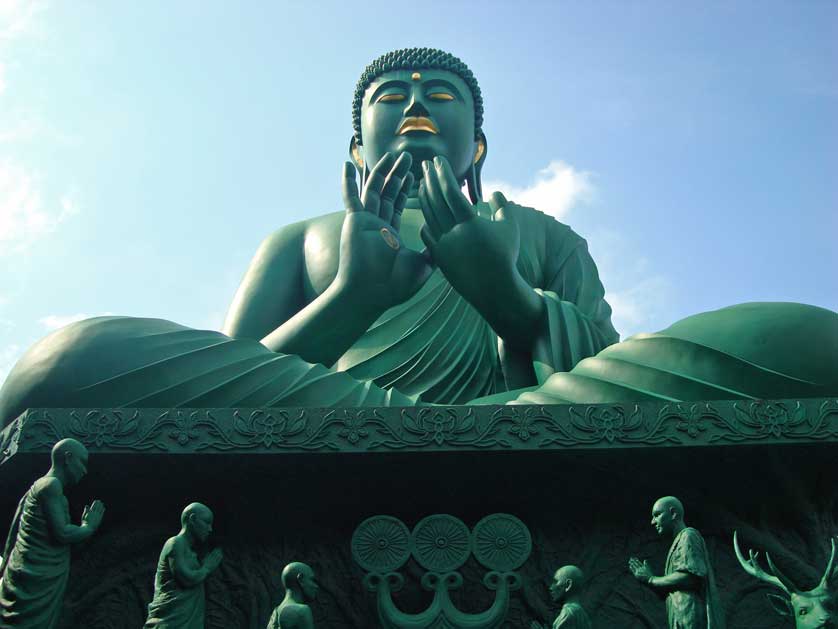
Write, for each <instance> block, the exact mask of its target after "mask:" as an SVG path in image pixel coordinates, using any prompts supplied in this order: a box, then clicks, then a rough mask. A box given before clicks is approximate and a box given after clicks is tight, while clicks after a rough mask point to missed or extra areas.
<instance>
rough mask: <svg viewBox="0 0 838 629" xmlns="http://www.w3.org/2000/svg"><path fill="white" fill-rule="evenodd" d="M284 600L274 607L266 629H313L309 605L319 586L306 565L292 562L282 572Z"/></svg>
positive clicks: (312, 572) (315, 596) (314, 597)
mask: <svg viewBox="0 0 838 629" xmlns="http://www.w3.org/2000/svg"><path fill="white" fill-rule="evenodd" d="M282 586H283V587H284V588H285V598H283V599H282V602H281V603H280V604H279V605H277V606H276V609H274V611H273V613H272V614H271V617H270V619H269V620H268V627H267V629H314V616H313V615H312V613H311V607H310V605H309V604H310V603H312V602H313V601H314V599H316V598H317V592H318V591H319V590H320V585H319V584H318V583H317V579H316V578H315V576H314V570H312V569H311V567H310V566H309V565H308V564H304V563H301V562H299V561H294V562H292V563H289V564H288V565H287V566H285V568H283V570H282Z"/></svg>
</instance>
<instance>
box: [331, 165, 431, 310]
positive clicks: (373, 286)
mask: <svg viewBox="0 0 838 629" xmlns="http://www.w3.org/2000/svg"><path fill="white" fill-rule="evenodd" d="M412 161H413V160H412V158H411V156H410V153H402V154H401V155H399V156H398V158H396V157H395V156H394V155H393V154H392V153H386V154H385V155H384V157H382V158H381V160H380V161H379V162H378V163H377V164H376V165H375V167H374V168H373V169H372V170H371V171H370V175H369V179H368V180H367V182H366V184H365V186H364V192H363V195H362V196H359V194H358V186H357V184H356V183H355V168H354V166H353V165H352V164H351V163H350V162H346V164H345V165H344V169H343V202H344V206H345V208H346V217H345V218H344V221H343V228H342V230H341V234H340V261H339V263H338V272H337V277H336V278H335V282H337V283H338V286H339V287H340V289H341V290H346V291H349V292H351V293H353V294H355V295H356V296H357V297H358V298H360V299H363V300H364V301H365V302H366V303H368V304H374V305H377V306H379V307H380V308H383V309H386V308H389V307H390V306H394V305H396V304H400V303H402V302H403V301H405V300H406V299H408V298H410V297H411V296H413V294H414V293H415V292H416V291H417V290H419V288H421V287H422V285H423V284H424V283H425V280H427V279H428V277H429V276H430V274H431V271H432V268H431V263H430V260H429V258H428V257H427V256H426V255H424V254H423V253H419V252H417V251H413V250H411V249H408V248H407V247H405V246H404V243H403V242H402V239H401V236H399V227H400V225H401V217H402V210H404V205H405V202H406V200H407V193H408V191H409V190H410V187H411V186H412V185H413V175H412V174H411V172H410V166H411V164H412Z"/></svg>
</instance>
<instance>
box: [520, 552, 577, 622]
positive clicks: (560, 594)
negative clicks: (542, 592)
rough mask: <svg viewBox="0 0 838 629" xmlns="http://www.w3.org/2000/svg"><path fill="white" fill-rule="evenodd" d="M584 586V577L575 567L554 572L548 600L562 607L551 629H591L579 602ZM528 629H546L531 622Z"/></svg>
mask: <svg viewBox="0 0 838 629" xmlns="http://www.w3.org/2000/svg"><path fill="white" fill-rule="evenodd" d="M584 586H585V575H584V573H583V572H582V571H581V570H580V569H579V568H577V567H576V566H562V567H561V568H559V569H558V570H556V573H555V574H554V575H553V583H551V584H550V598H551V599H553V602H554V603H558V604H560V605H561V606H562V607H561V610H560V611H559V615H558V616H556V619H555V620H554V621H553V625H552V629H591V618H590V616H588V612H586V611H585V608H584V607H582V604H581V603H580V602H579V600H580V598H581V596H582V591H583V589H584ZM530 629H546V628H545V627H544V625H542V624H541V623H539V622H535V621H533V623H532V624H531V625H530Z"/></svg>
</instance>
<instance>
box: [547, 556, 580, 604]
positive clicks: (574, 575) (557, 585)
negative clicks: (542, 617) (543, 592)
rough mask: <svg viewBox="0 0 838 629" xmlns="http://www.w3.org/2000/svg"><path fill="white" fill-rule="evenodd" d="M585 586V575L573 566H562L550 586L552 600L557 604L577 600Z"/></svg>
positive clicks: (554, 575)
mask: <svg viewBox="0 0 838 629" xmlns="http://www.w3.org/2000/svg"><path fill="white" fill-rule="evenodd" d="M584 585H585V574H584V573H583V572H582V570H580V569H579V568H578V567H576V566H573V565H568V566H562V567H561V568H559V569H558V570H556V572H555V574H553V582H552V583H551V584H550V598H552V599H553V601H554V602H556V603H564V602H566V601H567V600H568V599H575V598H576V597H577V596H578V595H579V594H580V593H581V592H582V588H583V587H584Z"/></svg>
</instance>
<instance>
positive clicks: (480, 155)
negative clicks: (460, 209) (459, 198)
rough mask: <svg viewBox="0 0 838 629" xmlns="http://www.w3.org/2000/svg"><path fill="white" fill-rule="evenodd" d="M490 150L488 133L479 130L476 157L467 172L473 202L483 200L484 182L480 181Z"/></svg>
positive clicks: (475, 144) (470, 196) (475, 145)
mask: <svg viewBox="0 0 838 629" xmlns="http://www.w3.org/2000/svg"><path fill="white" fill-rule="evenodd" d="M488 151H489V145H488V144H487V143H486V135H485V134H484V133H483V132H482V131H478V132H477V136H476V138H475V143H474V158H473V160H472V164H471V168H469V169H468V172H467V173H466V185H467V186H468V196H469V198H470V199H471V202H472V203H479V202H480V201H482V200H483V184H482V183H481V182H480V172H481V171H482V170H483V164H484V162H485V161H486V153H488Z"/></svg>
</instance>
